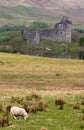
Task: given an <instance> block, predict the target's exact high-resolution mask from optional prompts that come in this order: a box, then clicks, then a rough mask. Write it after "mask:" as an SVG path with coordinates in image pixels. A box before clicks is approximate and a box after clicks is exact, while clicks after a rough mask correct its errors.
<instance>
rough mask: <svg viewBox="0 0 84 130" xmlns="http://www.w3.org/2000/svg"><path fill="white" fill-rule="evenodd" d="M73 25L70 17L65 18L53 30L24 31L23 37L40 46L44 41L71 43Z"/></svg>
mask: <svg viewBox="0 0 84 130" xmlns="http://www.w3.org/2000/svg"><path fill="white" fill-rule="evenodd" d="M71 25H72V22H71V21H70V20H69V18H68V17H66V16H63V18H62V20H61V21H60V22H59V23H57V24H56V25H55V27H54V28H52V29H45V30H37V29H31V30H29V29H23V30H22V35H23V36H25V37H26V39H28V40H29V41H30V42H33V43H35V44H39V43H40V42H41V40H43V39H49V40H52V41H58V42H69V43H70V42H71Z"/></svg>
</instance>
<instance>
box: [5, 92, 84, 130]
mask: <svg viewBox="0 0 84 130" xmlns="http://www.w3.org/2000/svg"><path fill="white" fill-rule="evenodd" d="M59 96H60V95H56V97H59ZM61 97H62V98H64V100H65V101H66V104H65V106H64V109H63V110H59V109H58V106H55V97H54V96H53V97H52V96H48V97H46V96H45V97H44V98H43V99H44V100H46V101H47V103H48V104H49V105H48V110H47V112H37V113H36V114H33V113H29V119H28V120H27V121H24V120H23V118H20V117H18V118H17V120H14V119H12V118H11V117H10V118H9V123H10V126H8V127H6V128H5V127H4V128H3V130H5V129H6V130H17V129H18V130H23V129H24V130H26V129H29V130H40V129H41V128H42V127H45V128H47V129H48V130H61V129H63V130H81V126H82V125H83V124H84V121H82V120H81V116H82V115H83V114H82V112H81V110H82V107H83V108H84V106H81V105H80V106H81V109H80V110H74V109H73V105H74V104H75V103H77V101H76V98H77V97H78V101H79V103H80V102H81V100H80V97H81V95H72V94H71V95H67V94H65V95H61ZM82 97H83V95H82ZM83 98H84V97H83ZM74 99H75V100H74ZM5 102H7V99H5V101H4V103H5Z"/></svg>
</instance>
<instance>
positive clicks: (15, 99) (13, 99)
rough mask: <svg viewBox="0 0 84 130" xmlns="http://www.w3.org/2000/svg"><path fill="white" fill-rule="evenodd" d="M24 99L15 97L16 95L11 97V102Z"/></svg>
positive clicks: (19, 101)
mask: <svg viewBox="0 0 84 130" xmlns="http://www.w3.org/2000/svg"><path fill="white" fill-rule="evenodd" d="M22 101H23V98H20V97H14V96H12V97H11V102H12V103H15V102H17V103H21V102H22Z"/></svg>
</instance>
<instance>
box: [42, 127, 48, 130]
mask: <svg viewBox="0 0 84 130" xmlns="http://www.w3.org/2000/svg"><path fill="white" fill-rule="evenodd" d="M40 130H48V129H47V128H45V127H42V128H41V129H40Z"/></svg>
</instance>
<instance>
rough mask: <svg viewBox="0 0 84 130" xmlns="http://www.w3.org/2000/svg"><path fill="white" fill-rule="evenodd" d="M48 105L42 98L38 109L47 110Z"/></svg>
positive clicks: (38, 103)
mask: <svg viewBox="0 0 84 130" xmlns="http://www.w3.org/2000/svg"><path fill="white" fill-rule="evenodd" d="M47 107H48V105H47V104H46V102H45V101H43V100H41V101H38V102H37V110H38V111H46V110H47Z"/></svg>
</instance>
